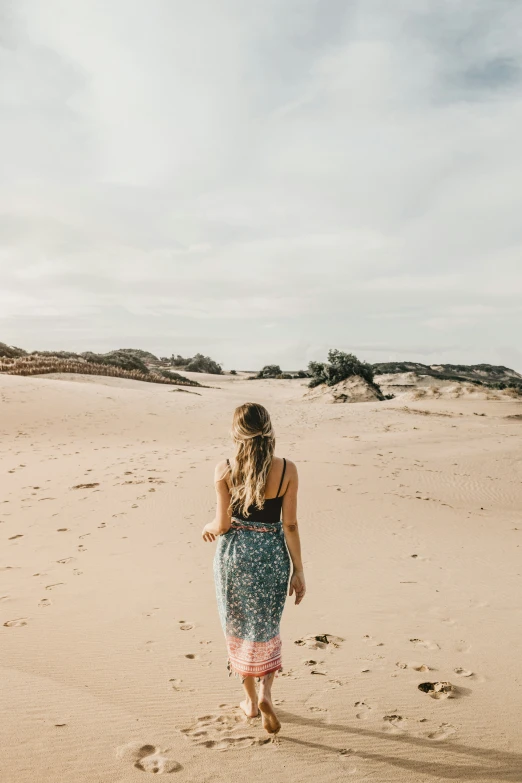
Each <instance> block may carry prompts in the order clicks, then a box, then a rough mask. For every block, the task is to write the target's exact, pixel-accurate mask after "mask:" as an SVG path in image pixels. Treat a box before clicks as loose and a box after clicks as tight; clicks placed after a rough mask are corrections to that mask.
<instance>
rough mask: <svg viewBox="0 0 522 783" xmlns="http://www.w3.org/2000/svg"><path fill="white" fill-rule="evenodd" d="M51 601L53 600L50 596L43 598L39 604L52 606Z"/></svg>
mask: <svg viewBox="0 0 522 783" xmlns="http://www.w3.org/2000/svg"><path fill="white" fill-rule="evenodd" d="M51 603H52V601H50V600H49V599H48V598H42V600H41V601H39V602H38V606H51Z"/></svg>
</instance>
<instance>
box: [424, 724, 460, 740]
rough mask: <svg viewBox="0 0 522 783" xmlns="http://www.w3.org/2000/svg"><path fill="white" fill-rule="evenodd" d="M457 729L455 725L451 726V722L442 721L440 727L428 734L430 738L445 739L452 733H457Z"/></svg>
mask: <svg viewBox="0 0 522 783" xmlns="http://www.w3.org/2000/svg"><path fill="white" fill-rule="evenodd" d="M456 731H457V729H456V728H455V727H454V726H451V724H449V723H441V724H440V726H439V728H438V729H435V731H431V732H430V733H429V734H427V735H426V736H427V737H428V739H430V740H438V741H440V740H445V739H446V738H447V737H451V735H452V734H455V733H456Z"/></svg>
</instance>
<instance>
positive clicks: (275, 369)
mask: <svg viewBox="0 0 522 783" xmlns="http://www.w3.org/2000/svg"><path fill="white" fill-rule="evenodd" d="M282 374H283V373H282V370H281V368H280V366H279V365H278V364H265V366H264V367H262V368H261V370H259V372H258V373H257V375H256V376H255V377H256V378H280V377H281V375H282Z"/></svg>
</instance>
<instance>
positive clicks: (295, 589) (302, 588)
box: [288, 571, 306, 605]
mask: <svg viewBox="0 0 522 783" xmlns="http://www.w3.org/2000/svg"><path fill="white" fill-rule="evenodd" d="M294 593H295V603H296V605H297V604H300V603H301V601H302V600H303V598H304V596H305V593H306V585H305V578H304V571H294V573H293V574H292V578H291V580H290V590H289V591H288V595H293V594H294Z"/></svg>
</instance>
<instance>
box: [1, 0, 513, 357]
mask: <svg viewBox="0 0 522 783" xmlns="http://www.w3.org/2000/svg"><path fill="white" fill-rule="evenodd" d="M0 76H1V79H0V150H1V152H0V340H1V341H4V342H7V343H10V344H15V345H20V346H21V347H24V348H26V349H28V350H34V349H37V348H41V349H50V348H56V349H70V350H78V351H83V350H87V349H92V350H98V351H107V350H110V349H113V348H118V347H140V348H145V349H148V350H151V351H153V352H154V353H156V354H159V355H170V354H171V353H181V354H183V355H187V354H189V355H191V354H193V353H195V352H196V351H200V352H202V353H205V354H209V355H211V356H212V357H213V358H214V359H216V360H217V361H220V362H222V363H223V364H224V366H225V368H227V369H230V368H237V369H241V368H247V369H255V368H257V367H260V366H261V365H262V364H265V363H268V362H277V363H279V364H281V365H283V366H284V367H285V368H289V369H293V368H296V369H297V368H298V367H304V366H305V365H306V364H307V363H308V361H309V360H310V359H324V358H326V353H327V350H328V349H329V348H332V347H335V348H339V349H343V350H351V351H354V352H355V353H356V354H357V355H359V356H360V357H361V358H364V359H366V360H368V361H386V360H406V359H411V360H416V361H423V362H426V363H434V362H441V361H445V362H453V363H471V362H473V363H474V362H490V363H496V364H506V365H508V366H511V367H514V368H515V369H517V370H519V371H522V342H521V335H522V253H521V251H522V197H521V192H522V143H521V139H522V3H521V2H516V0H359V1H357V0H252V2H247V0H13V1H12V2H9V1H7V2H6V0H0Z"/></svg>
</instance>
